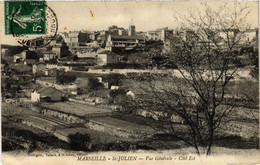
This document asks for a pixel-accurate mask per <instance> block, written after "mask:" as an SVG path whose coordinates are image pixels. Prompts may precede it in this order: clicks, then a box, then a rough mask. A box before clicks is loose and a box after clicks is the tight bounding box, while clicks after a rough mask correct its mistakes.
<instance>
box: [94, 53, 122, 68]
mask: <svg viewBox="0 0 260 165" xmlns="http://www.w3.org/2000/svg"><path fill="white" fill-rule="evenodd" d="M120 60H121V56H119V55H116V54H113V53H100V54H97V65H107V64H114V63H117V62H120Z"/></svg>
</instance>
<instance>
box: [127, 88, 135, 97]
mask: <svg viewBox="0 0 260 165" xmlns="http://www.w3.org/2000/svg"><path fill="white" fill-rule="evenodd" d="M126 96H129V97H131V98H132V99H135V94H134V93H133V92H132V91H130V90H127V91H126Z"/></svg>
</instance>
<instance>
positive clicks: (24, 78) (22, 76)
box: [13, 74, 33, 83]
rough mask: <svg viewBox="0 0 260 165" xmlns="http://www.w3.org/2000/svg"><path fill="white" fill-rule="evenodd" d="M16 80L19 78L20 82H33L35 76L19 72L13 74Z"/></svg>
mask: <svg viewBox="0 0 260 165" xmlns="http://www.w3.org/2000/svg"><path fill="white" fill-rule="evenodd" d="M13 79H14V80H17V81H18V82H19V83H25V82H31V81H32V79H33V77H32V76H31V75H29V74H19V75H14V76H13Z"/></svg>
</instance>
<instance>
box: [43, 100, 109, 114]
mask: <svg viewBox="0 0 260 165" xmlns="http://www.w3.org/2000/svg"><path fill="white" fill-rule="evenodd" d="M40 106H41V107H44V108H49V109H53V110H57V111H60V112H65V113H70V114H75V115H77V116H85V115H89V114H92V113H110V112H112V111H111V110H109V109H105V108H99V107H95V106H89V105H85V104H79V103H73V102H53V103H49V102H41V103H40Z"/></svg>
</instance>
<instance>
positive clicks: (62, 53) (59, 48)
mask: <svg viewBox="0 0 260 165" xmlns="http://www.w3.org/2000/svg"><path fill="white" fill-rule="evenodd" d="M52 52H53V53H55V55H56V57H57V58H62V57H66V56H67V54H68V53H69V48H68V46H67V45H66V44H65V43H64V42H62V43H61V44H59V45H54V46H53V47H52Z"/></svg>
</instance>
